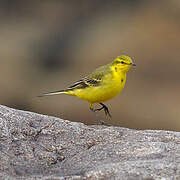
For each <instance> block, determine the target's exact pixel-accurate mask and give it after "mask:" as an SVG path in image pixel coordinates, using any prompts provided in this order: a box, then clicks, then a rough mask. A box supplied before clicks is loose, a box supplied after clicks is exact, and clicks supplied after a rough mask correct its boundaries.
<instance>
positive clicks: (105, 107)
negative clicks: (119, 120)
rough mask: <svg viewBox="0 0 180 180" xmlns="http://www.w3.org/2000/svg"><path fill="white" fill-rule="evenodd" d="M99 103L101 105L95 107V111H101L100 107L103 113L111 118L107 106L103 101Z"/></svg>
mask: <svg viewBox="0 0 180 180" xmlns="http://www.w3.org/2000/svg"><path fill="white" fill-rule="evenodd" d="M99 104H100V105H101V106H102V107H101V108H99V109H95V111H101V110H102V109H104V112H105V114H106V115H108V116H109V117H110V118H111V117H112V116H111V114H110V112H109V109H108V107H107V106H106V105H105V104H103V103H99Z"/></svg>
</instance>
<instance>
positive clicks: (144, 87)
mask: <svg viewBox="0 0 180 180" xmlns="http://www.w3.org/2000/svg"><path fill="white" fill-rule="evenodd" d="M0 27H1V28H0V62H1V63H0V84H1V88H0V100H1V102H0V103H1V104H4V105H7V106H10V107H13V108H18V109H23V110H29V111H34V112H38V113H43V114H48V115H53V116H58V117H60V118H63V119H68V120H71V121H81V122H84V123H86V124H95V123H98V122H97V120H96V118H95V117H94V115H93V114H92V113H91V112H90V110H89V105H88V103H86V102H83V101H82V100H79V99H76V98H75V97H70V96H65V95H61V96H53V97H45V98H37V97H36V96H37V95H39V94H41V93H42V92H47V91H53V90H59V89H63V88H64V87H67V86H69V85H71V83H73V82H74V81H76V80H79V79H80V78H82V77H83V76H85V75H87V74H89V73H90V72H91V71H93V70H94V69H95V68H96V67H98V66H100V65H104V64H106V63H109V62H110V61H111V60H112V59H113V58H114V57H116V56H118V55H121V54H126V55H129V56H130V57H132V58H133V60H134V62H136V64H137V66H136V68H132V69H131V70H130V71H129V73H128V78H127V84H126V86H125V88H124V90H123V92H122V94H120V95H119V96H118V97H116V98H115V99H113V100H110V101H108V102H107V103H106V105H107V106H108V107H109V109H110V111H111V113H112V115H113V119H112V120H111V121H112V123H113V124H116V125H120V126H123V127H129V128H136V129H166V130H176V131H180V83H179V81H180V1H179V0H171V1H170V0H159V1H152V0H133V1H132V0H117V1H113V0H112V1H108V0H98V1H92V0H77V1H74V0H59V1H57V0H51V1H49V0H43V1H40V0H39V1H38V0H31V1H20V0H13V1H10V0H6V1H0Z"/></svg>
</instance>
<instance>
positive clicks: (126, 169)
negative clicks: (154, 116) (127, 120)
mask: <svg viewBox="0 0 180 180" xmlns="http://www.w3.org/2000/svg"><path fill="white" fill-rule="evenodd" d="M0 179H3V180H11V179H19V180H20V179H22V180H23V179H27V180H35V179H36V180H37V179H38V180H39V179H40V180H50V179H52V180H64V179H66V180H67V179H68V180H79V179H125V180H126V179H128V180H135V179H146V180H150V179H180V132H171V131H163V130H132V129H127V128H121V127H113V126H111V127H107V126H101V125H92V126H86V125H84V124H82V123H76V122H70V121H67V120H62V119H59V118H55V117H50V116H46V115H40V114H36V113H32V112H25V111H20V110H15V109H11V108H8V107H5V106H0Z"/></svg>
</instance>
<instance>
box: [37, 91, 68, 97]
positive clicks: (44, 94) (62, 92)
mask: <svg viewBox="0 0 180 180" xmlns="http://www.w3.org/2000/svg"><path fill="white" fill-rule="evenodd" d="M65 92H66V91H65V90H60V91H52V92H47V93H43V94H41V95H39V96H37V97H43V96H52V95H58V94H64V93H65Z"/></svg>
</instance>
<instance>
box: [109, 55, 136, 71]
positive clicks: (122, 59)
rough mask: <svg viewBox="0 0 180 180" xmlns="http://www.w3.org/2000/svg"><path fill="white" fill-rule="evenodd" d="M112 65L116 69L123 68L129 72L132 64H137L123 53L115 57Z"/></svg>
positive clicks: (122, 69)
mask: <svg viewBox="0 0 180 180" xmlns="http://www.w3.org/2000/svg"><path fill="white" fill-rule="evenodd" d="M112 65H113V66H114V67H115V70H116V69H117V70H121V71H125V72H127V71H128V70H129V69H130V68H131V66H136V64H135V63H133V61H132V59H131V58H130V57H129V56H125V55H121V56H118V57H117V58H116V59H114V61H113V63H112Z"/></svg>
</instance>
